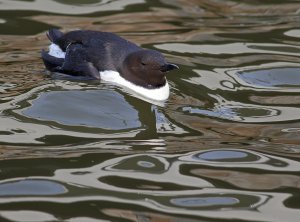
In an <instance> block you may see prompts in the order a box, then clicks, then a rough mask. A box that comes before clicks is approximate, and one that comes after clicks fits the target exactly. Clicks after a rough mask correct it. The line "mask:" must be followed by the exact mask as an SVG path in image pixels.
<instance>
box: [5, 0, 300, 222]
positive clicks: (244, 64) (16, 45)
mask: <svg viewBox="0 0 300 222" xmlns="http://www.w3.org/2000/svg"><path fill="white" fill-rule="evenodd" d="M51 27H58V28H61V29H62V30H64V31H68V30H74V29H78V28H80V29H81V28H83V29H93V30H103V31H111V32H116V33H118V34H120V35H121V36H123V37H125V38H127V39H129V40H132V41H134V42H136V43H138V44H140V45H141V46H143V47H145V48H151V49H157V50H160V51H161V52H163V53H164V54H165V56H166V57H167V58H168V60H169V61H171V62H173V63H176V64H178V65H179V66H180V70H178V71H176V72H173V73H170V74H169V75H168V80H169V82H170V84H171V86H172V88H171V97H170V98H169V100H168V101H167V102H166V104H165V105H164V106H160V105H157V104H151V103H148V102H145V101H143V100H141V99H139V98H136V97H135V96H134V95H132V94H130V93H129V92H127V91H125V90H123V89H122V88H120V87H117V86H114V85H108V84H105V83H101V82H97V81H80V80H71V79H61V78H59V79H55V78H51V77H49V76H48V75H45V74H46V73H45V72H44V67H43V64H42V62H41V59H40V56H39V53H40V50H41V49H42V48H44V49H45V48H47V45H48V40H47V39H46V36H45V31H46V30H47V29H49V28H51ZM299 40H300V1H297V0H281V1H280V0H265V1H263V0H252V1H250V0H239V1H238V0H231V1H224V0H161V1H158V0H154V1H150V0H149V1H145V0H118V1H117V0H115V1H106V0H103V1H101V0H88V1H84V0H74V1H71V0H48V1H45V0H27V1H25V0H24V1H21V0H0V177H1V180H0V221H18V222H19V221H69V222H80V221H84V222H85V221H86V222H96V221H103V222H104V221H137V222H150V221H158V222H171V221H172V222H177V221H185V222H194V221H272V222H273V221H278V222H282V221H285V222H290V221H295V222H296V221H299V218H300V210H299V209H300V162H299V160H300V41H299Z"/></svg>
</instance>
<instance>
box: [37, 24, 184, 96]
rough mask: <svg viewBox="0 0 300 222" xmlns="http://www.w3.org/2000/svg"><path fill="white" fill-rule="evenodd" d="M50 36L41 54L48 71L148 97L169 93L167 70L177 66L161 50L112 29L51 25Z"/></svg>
mask: <svg viewBox="0 0 300 222" xmlns="http://www.w3.org/2000/svg"><path fill="white" fill-rule="evenodd" d="M47 36H48V38H49V40H50V41H51V44H50V46H49V51H48V52H46V51H45V50H42V53H41V56H42V59H43V61H44V64H45V66H46V68H47V69H48V70H49V71H52V72H59V73H64V74H68V75H72V76H85V77H88V78H92V79H102V80H104V81H109V82H114V83H117V84H119V85H122V86H125V87H127V88H129V89H130V90H133V91H135V92H136V93H138V94H140V95H142V96H144V97H146V98H149V99H154V100H159V101H160V100H166V99H167V98H168V97H169V84H168V82H167V79H166V73H167V72H169V71H171V70H174V69H178V66H177V65H175V64H172V63H168V62H167V61H166V59H165V58H164V56H163V55H162V54H161V53H160V52H158V51H156V50H150V49H143V48H141V47H139V46H138V45H136V44H134V43H132V42H130V41H128V40H126V39H124V38H121V37H120V36H118V35H116V34H114V33H110V32H101V31H91V30H76V31H70V32H67V33H62V32H61V31H59V30H57V29H50V30H49V31H48V32H47Z"/></svg>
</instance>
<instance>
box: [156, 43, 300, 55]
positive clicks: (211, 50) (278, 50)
mask: <svg viewBox="0 0 300 222" xmlns="http://www.w3.org/2000/svg"><path fill="white" fill-rule="evenodd" d="M155 47H156V48H158V49H162V50H167V51H172V52H179V53H197V54H203V53H205V54H211V55H224V54H229V55H232V54H233V55H235V54H246V53H255V54H257V53H259V54H261V53H264V54H276V55H294V56H298V55H299V53H298V52H293V51H295V50H299V49H300V47H299V46H296V45H288V44H270V43H255V44H252V43H246V42H236V43H228V44H220V45H217V44H216V45H205V44H203V45H192V44H187V43H165V44H156V45H155ZM260 47H261V48H260ZM263 48H265V49H263ZM267 49H269V50H267Z"/></svg>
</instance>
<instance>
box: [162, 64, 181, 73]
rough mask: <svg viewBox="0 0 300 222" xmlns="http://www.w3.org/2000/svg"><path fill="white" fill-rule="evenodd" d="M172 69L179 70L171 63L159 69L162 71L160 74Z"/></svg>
mask: <svg viewBox="0 0 300 222" xmlns="http://www.w3.org/2000/svg"><path fill="white" fill-rule="evenodd" d="M173 69H179V67H178V66H177V65H175V64H171V63H167V64H165V65H163V66H161V67H160V71H162V72H169V71H171V70H173Z"/></svg>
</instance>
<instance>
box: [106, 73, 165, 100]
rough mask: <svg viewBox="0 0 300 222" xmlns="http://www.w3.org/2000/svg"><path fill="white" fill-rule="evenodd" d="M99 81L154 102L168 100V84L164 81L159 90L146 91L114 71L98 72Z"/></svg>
mask: <svg viewBox="0 0 300 222" xmlns="http://www.w3.org/2000/svg"><path fill="white" fill-rule="evenodd" d="M100 78H101V80H104V81H107V82H113V83H116V84H118V85H121V86H124V87H126V88H127V89H129V90H131V91H133V92H135V93H137V94H139V95H141V96H143V97H145V98H147V99H151V100H154V101H164V100H166V99H168V98H169V94H170V88H169V84H168V82H167V81H166V84H165V85H164V86H162V87H160V88H155V89H147V88H144V87H142V86H138V85H135V84H134V83H132V82H129V81H128V80H126V79H124V78H123V77H122V76H121V75H120V74H119V73H118V72H116V71H111V70H109V71H102V72H100Z"/></svg>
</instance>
